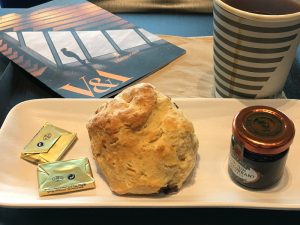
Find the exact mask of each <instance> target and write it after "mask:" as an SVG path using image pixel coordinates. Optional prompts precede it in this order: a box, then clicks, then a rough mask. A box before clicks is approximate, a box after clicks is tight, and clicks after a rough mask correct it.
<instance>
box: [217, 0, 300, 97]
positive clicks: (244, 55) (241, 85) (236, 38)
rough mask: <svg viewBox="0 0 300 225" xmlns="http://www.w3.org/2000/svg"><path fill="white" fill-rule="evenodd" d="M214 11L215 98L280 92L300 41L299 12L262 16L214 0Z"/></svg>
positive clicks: (258, 95) (277, 93) (266, 95)
mask: <svg viewBox="0 0 300 225" xmlns="http://www.w3.org/2000/svg"><path fill="white" fill-rule="evenodd" d="M213 13H214V78H215V95H216V97H224V98H274V97H276V96H277V95H279V94H280V93H281V92H282V89H283V87H284V84H285V81H286V79H287V76H288V74H289V71H290V68H291V66H292V63H293V61H294V58H295V54H296V50H297V47H298V44H299V41H300V35H299V32H300V12H299V13H293V14H285V15H262V14H255V13H249V12H245V11H242V10H239V9H236V8H233V7H231V6H229V5H227V4H225V3H224V2H222V1H221V0H214V10H213Z"/></svg>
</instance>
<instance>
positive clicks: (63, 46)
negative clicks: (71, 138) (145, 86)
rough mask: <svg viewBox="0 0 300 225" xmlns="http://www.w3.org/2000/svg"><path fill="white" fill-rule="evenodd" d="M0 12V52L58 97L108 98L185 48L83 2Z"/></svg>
mask: <svg viewBox="0 0 300 225" xmlns="http://www.w3.org/2000/svg"><path fill="white" fill-rule="evenodd" d="M1 10H2V13H1V15H2V16H0V52H1V53H2V55H3V56H5V57H7V58H8V59H9V60H11V61H13V62H14V63H16V64H18V65H19V66H20V67H22V68H23V69H24V70H25V71H27V72H28V73H30V74H31V75H32V76H34V77H35V78H37V79H38V80H39V81H40V82H42V83H44V84H45V85H46V86H47V87H49V88H51V89H52V90H53V91H54V92H56V93H57V94H59V95H60V96H62V97H70V98H99V97H108V96H111V95H113V94H115V93H116V92H118V91H120V90H121V89H122V88H124V87H125V86H127V85H129V84H131V83H133V82H135V81H137V80H139V79H141V78H143V77H144V76H147V75H149V74H151V73H153V72H155V71H156V70H158V69H160V68H162V67H163V66H165V65H167V64H168V63H170V62H171V61H173V60H174V59H176V58H178V57H179V56H181V55H183V54H184V53H185V50H183V49H181V48H179V47H177V46H175V45H173V44H170V43H168V42H166V41H165V40H163V39H161V38H160V37H158V36H156V35H153V34H151V33H150V32H148V31H146V30H144V29H143V28H140V27H137V26H135V25H133V24H131V23H129V22H127V21H125V20H123V19H121V18H120V17H118V16H116V15H113V14H112V13H109V12H108V11H106V10H104V9H102V8H100V7H99V6H97V5H95V4H93V3H90V2H88V1H85V0H54V1H51V2H48V3H45V4H42V5H39V6H36V7H32V8H29V9H22V10H20V9H16V10H15V11H14V10H10V11H7V12H8V13H6V14H3V10H4V9H1Z"/></svg>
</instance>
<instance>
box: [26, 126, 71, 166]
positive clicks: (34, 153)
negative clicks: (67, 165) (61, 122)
mask: <svg viewBox="0 0 300 225" xmlns="http://www.w3.org/2000/svg"><path fill="white" fill-rule="evenodd" d="M75 140H76V133H72V132H70V131H67V130H64V129H62V128H59V127H56V126H54V125H52V124H50V123H46V124H45V125H44V126H43V127H42V128H41V129H40V131H39V132H38V133H37V134H36V135H35V136H34V137H33V138H32V140H31V141H30V142H29V143H28V144H27V145H26V146H25V148H24V150H23V152H22V153H21V158H22V159H25V160H27V161H29V162H32V163H35V164H39V163H46V162H54V161H56V160H59V159H60V158H61V157H62V156H63V155H64V153H65V152H66V151H67V150H68V149H69V147H70V146H71V145H72V143H73V142H74V141H75Z"/></svg>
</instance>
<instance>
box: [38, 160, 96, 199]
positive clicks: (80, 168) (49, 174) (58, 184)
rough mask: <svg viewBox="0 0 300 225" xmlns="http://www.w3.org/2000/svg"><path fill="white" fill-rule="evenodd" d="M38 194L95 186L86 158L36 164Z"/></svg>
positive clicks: (65, 191) (57, 192)
mask: <svg viewBox="0 0 300 225" xmlns="http://www.w3.org/2000/svg"><path fill="white" fill-rule="evenodd" d="M37 172H38V185H39V195H40V196H46V195H54V194H60V193H68V192H74V191H80V190H86V189H92V188H95V187H96V185H95V180H94V178H93V174H92V170H91V166H90V163H89V160H88V158H81V159H73V160H67V161H56V162H52V163H43V164H39V165H38V169H37Z"/></svg>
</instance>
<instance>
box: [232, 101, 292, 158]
mask: <svg viewBox="0 0 300 225" xmlns="http://www.w3.org/2000/svg"><path fill="white" fill-rule="evenodd" d="M232 132H233V135H234V136H235V138H236V139H237V141H238V142H240V143H241V144H243V145H244V147H245V148H246V149H247V150H249V151H250V152H254V153H257V154H264V155H276V154H279V153H281V152H284V151H286V150H287V149H288V148H289V147H290V145H291V144H292V142H293V139H294V136H295V127H294V124H293V122H292V121H291V120H290V119H289V118H288V117H287V116H286V115H285V114H283V113H282V112H280V111H278V110H276V109H274V108H272V107H268V106H250V107H247V108H244V109H243V110H241V111H240V112H239V113H238V114H237V115H236V116H235V118H234V119H233V123H232Z"/></svg>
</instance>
